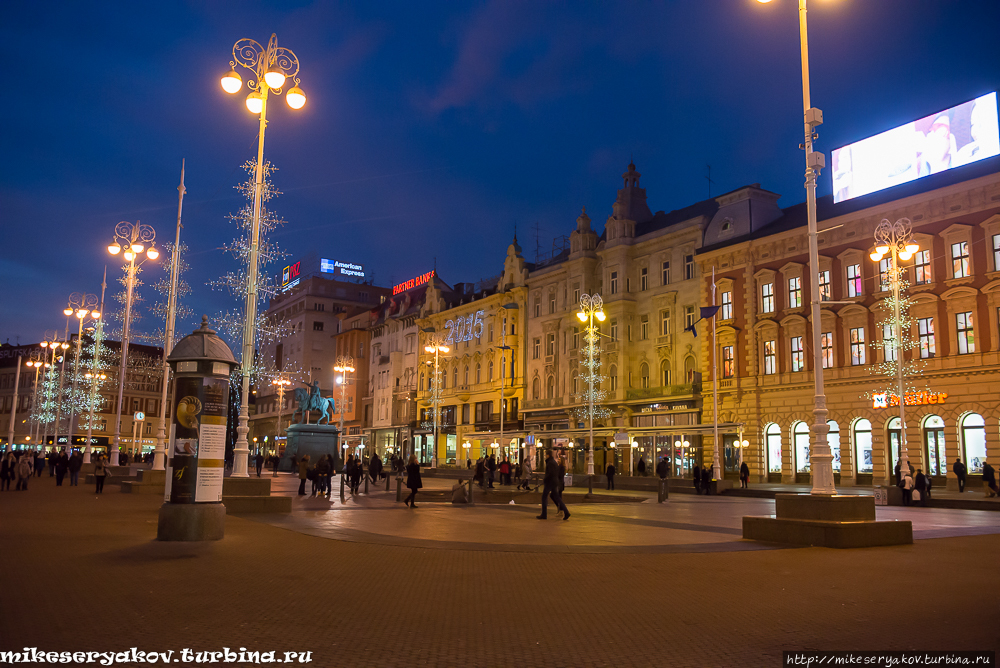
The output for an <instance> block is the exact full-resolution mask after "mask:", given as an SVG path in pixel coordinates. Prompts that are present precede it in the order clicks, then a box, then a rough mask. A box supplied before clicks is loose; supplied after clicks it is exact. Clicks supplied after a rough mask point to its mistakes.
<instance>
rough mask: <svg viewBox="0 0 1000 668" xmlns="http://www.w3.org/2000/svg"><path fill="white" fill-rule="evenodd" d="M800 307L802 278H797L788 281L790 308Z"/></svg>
mask: <svg viewBox="0 0 1000 668" xmlns="http://www.w3.org/2000/svg"><path fill="white" fill-rule="evenodd" d="M800 306H802V277H801V276H795V277H793V278H789V279H788V308H799V307H800Z"/></svg>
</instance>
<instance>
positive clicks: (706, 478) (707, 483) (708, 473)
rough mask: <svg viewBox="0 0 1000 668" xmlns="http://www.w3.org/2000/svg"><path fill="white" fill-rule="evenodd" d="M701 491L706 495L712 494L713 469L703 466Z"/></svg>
mask: <svg viewBox="0 0 1000 668" xmlns="http://www.w3.org/2000/svg"><path fill="white" fill-rule="evenodd" d="M701 491H703V492H705V494H706V495H708V494H711V493H712V469H710V468H708V467H707V466H703V467H702V469H701Z"/></svg>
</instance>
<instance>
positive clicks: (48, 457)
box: [45, 449, 56, 478]
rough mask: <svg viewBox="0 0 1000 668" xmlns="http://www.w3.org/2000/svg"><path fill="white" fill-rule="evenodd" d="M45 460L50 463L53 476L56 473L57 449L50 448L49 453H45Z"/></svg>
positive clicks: (50, 475) (50, 473) (50, 471)
mask: <svg viewBox="0 0 1000 668" xmlns="http://www.w3.org/2000/svg"><path fill="white" fill-rule="evenodd" d="M45 461H46V462H47V463H48V465H49V477H50V478H51V477H52V476H54V475H55V474H56V451H55V450H54V449H53V450H49V454H47V455H45Z"/></svg>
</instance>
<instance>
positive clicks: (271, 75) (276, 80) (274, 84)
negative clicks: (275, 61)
mask: <svg viewBox="0 0 1000 668" xmlns="http://www.w3.org/2000/svg"><path fill="white" fill-rule="evenodd" d="M264 83H266V84H267V85H268V87H269V88H275V89H277V88H281V87H282V86H284V85H285V73H284V72H283V71H282V70H281V68H280V67H278V66H277V65H271V67H270V68H268V70H267V72H264Z"/></svg>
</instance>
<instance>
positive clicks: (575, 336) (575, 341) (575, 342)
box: [573, 327, 580, 350]
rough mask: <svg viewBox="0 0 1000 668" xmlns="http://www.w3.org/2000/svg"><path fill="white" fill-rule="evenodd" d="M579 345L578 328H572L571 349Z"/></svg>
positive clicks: (577, 347) (575, 348)
mask: <svg viewBox="0 0 1000 668" xmlns="http://www.w3.org/2000/svg"><path fill="white" fill-rule="evenodd" d="M579 347H580V328H579V327H574V328H573V350H577V349H579Z"/></svg>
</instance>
